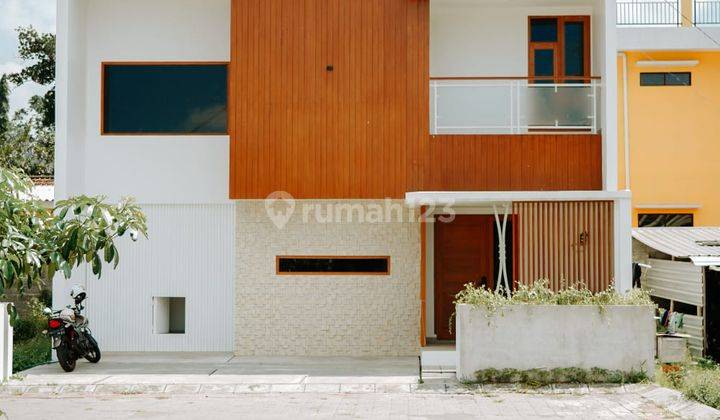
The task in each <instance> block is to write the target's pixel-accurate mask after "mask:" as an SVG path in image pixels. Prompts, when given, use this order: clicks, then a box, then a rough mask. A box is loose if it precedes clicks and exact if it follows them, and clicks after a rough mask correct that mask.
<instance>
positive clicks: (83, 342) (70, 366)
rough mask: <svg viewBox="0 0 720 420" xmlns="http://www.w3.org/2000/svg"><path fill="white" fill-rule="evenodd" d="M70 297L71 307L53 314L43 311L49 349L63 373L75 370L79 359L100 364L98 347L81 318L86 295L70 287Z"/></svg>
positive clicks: (81, 290)
mask: <svg viewBox="0 0 720 420" xmlns="http://www.w3.org/2000/svg"><path fill="white" fill-rule="evenodd" d="M70 297H72V298H73V299H74V301H75V305H74V306H70V305H68V306H67V307H66V308H64V309H61V310H57V311H53V310H52V309H50V308H45V310H44V313H45V315H46V316H47V317H48V330H47V334H48V335H49V336H50V337H51V338H52V348H53V349H55V353H56V355H57V358H58V362H59V363H60V366H61V367H62V368H63V370H64V371H65V372H72V371H73V370H75V364H76V362H77V360H78V359H81V358H83V357H84V358H85V359H86V360H87V361H88V362H90V363H97V362H99V361H100V347H98V344H97V341H95V339H94V338H93V336H92V332H91V331H90V328H88V324H89V322H88V320H87V318H86V317H84V316H83V315H82V314H81V312H82V310H83V309H84V306H83V305H82V303H83V301H84V300H85V298H86V297H87V293H86V292H85V289H83V287H82V286H74V287H73V288H72V290H71V291H70Z"/></svg>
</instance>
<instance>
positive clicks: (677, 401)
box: [637, 385, 720, 419]
mask: <svg viewBox="0 0 720 420" xmlns="http://www.w3.org/2000/svg"><path fill="white" fill-rule="evenodd" d="M637 394H638V395H640V396H641V397H643V398H645V399H647V400H649V401H652V402H653V403H655V404H656V405H658V406H660V407H662V408H664V409H665V410H667V411H669V412H670V413H672V414H674V415H676V416H678V417H681V418H683V419H720V410H716V409H714V408H712V407H708V406H707V405H704V404H700V403H699V402H696V401H691V400H688V399H687V398H685V397H684V396H683V395H682V393H681V392H679V391H676V390H674V389H668V388H663V387H660V386H657V385H651V386H648V387H647V388H646V389H643V390H639V392H637Z"/></svg>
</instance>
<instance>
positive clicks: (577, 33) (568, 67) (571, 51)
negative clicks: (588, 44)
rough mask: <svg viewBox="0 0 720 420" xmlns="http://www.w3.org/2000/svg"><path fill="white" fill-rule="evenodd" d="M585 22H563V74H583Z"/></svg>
mask: <svg viewBox="0 0 720 420" xmlns="http://www.w3.org/2000/svg"><path fill="white" fill-rule="evenodd" d="M584 27H585V24H584V23H582V22H567V23H565V75H566V76H582V75H584V74H585V69H584V65H583V64H584V63H585V40H584V37H585V29H584Z"/></svg>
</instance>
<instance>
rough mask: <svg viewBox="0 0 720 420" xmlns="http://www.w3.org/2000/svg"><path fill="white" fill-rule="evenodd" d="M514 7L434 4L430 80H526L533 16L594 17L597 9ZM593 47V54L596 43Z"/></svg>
mask: <svg viewBox="0 0 720 420" xmlns="http://www.w3.org/2000/svg"><path fill="white" fill-rule="evenodd" d="M532 3H535V5H533V4H532ZM515 4H516V2H515V1H513V2H506V3H505V2H504V3H498V2H493V1H484V2H483V1H477V2H468V1H462V0H432V1H431V2H430V75H431V76H433V77H438V76H526V75H527V73H528V16H543V15H549V16H552V15H593V14H594V13H595V11H594V8H593V4H592V3H590V2H587V1H582V0H580V1H577V2H567V5H562V6H558V5H557V2H543V1H536V2H528V1H520V2H517V4H518V5H515ZM594 23H595V22H593V24H594ZM592 35H593V38H595V37H597V35H598V33H597V32H594V33H593V34H592ZM593 41H594V42H593V48H594V44H596V42H597V41H595V40H593Z"/></svg>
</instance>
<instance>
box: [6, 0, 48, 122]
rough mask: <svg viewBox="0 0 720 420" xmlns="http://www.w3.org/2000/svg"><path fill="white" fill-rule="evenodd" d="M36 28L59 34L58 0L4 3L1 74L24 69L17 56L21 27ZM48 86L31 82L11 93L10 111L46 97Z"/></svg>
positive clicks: (29, 0)
mask: <svg viewBox="0 0 720 420" xmlns="http://www.w3.org/2000/svg"><path fill="white" fill-rule="evenodd" d="M28 25H32V26H34V27H35V28H36V29H37V30H38V31H40V32H55V0H0V74H3V73H13V72H16V71H18V70H20V69H21V68H22V61H21V60H20V59H19V58H18V57H17V47H18V44H17V33H16V32H15V29H16V28H17V27H19V26H28ZM46 91H47V87H43V86H40V85H38V84H36V83H32V82H28V83H25V84H23V85H22V86H19V87H16V88H14V89H13V90H12V93H11V94H10V112H15V111H16V110H17V109H19V108H22V107H25V106H27V103H28V100H29V99H30V98H31V97H32V96H33V95H42V94H44V93H45V92H46Z"/></svg>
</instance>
